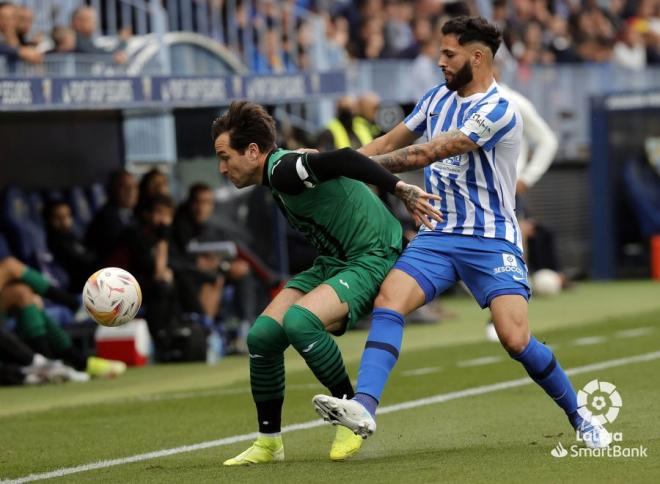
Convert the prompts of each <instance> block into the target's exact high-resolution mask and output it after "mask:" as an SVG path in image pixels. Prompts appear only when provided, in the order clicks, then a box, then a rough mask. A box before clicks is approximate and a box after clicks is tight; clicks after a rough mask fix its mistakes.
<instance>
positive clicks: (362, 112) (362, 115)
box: [354, 92, 383, 139]
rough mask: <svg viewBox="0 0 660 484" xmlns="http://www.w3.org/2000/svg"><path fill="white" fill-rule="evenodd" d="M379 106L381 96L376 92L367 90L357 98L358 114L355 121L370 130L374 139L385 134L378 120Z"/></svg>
mask: <svg viewBox="0 0 660 484" xmlns="http://www.w3.org/2000/svg"><path fill="white" fill-rule="evenodd" d="M379 108H380V97H379V96H378V94H376V93H375V92H366V93H364V94H362V95H361V96H360V97H359V98H358V100H357V116H356V117H355V120H354V123H355V124H356V125H361V126H363V128H364V130H368V131H369V133H370V135H371V138H372V139H373V138H376V137H378V136H380V135H381V134H383V132H382V130H381V129H380V126H378V123H377V122H376V115H377V114H378V109H379ZM360 130H362V128H360Z"/></svg>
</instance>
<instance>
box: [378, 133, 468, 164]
mask: <svg viewBox="0 0 660 484" xmlns="http://www.w3.org/2000/svg"><path fill="white" fill-rule="evenodd" d="M478 147H479V145H477V143H475V142H474V141H472V140H471V139H470V138H468V137H467V136H466V135H465V134H463V133H462V132H461V131H459V130H453V131H448V132H447V133H442V134H439V135H438V136H436V137H434V138H433V139H431V141H428V142H426V143H420V144H417V145H412V146H408V147H406V148H401V149H399V150H396V151H393V152H392V153H388V154H386V155H378V156H373V157H372V159H373V160H374V161H376V162H378V164H380V165H381V166H382V167H384V168H386V169H387V170H388V171H390V172H392V173H401V172H404V171H410V170H416V169H418V168H423V167H425V166H426V165H430V164H431V163H433V162H434V161H438V160H442V159H443V158H449V157H450V156H456V155H460V154H463V153H467V152H469V151H472V150H475V149H477V148H478Z"/></svg>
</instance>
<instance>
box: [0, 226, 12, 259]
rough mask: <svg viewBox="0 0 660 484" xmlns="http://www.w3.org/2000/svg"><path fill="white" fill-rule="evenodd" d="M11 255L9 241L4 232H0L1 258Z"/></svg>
mask: <svg viewBox="0 0 660 484" xmlns="http://www.w3.org/2000/svg"><path fill="white" fill-rule="evenodd" d="M10 255H11V250H9V242H7V239H6V238H5V236H4V234H3V233H2V232H0V260H2V259H5V258H7V257H9V256H10Z"/></svg>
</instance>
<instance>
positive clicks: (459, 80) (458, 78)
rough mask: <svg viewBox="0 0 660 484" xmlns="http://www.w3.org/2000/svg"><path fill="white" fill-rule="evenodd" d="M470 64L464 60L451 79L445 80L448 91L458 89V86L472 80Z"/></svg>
mask: <svg viewBox="0 0 660 484" xmlns="http://www.w3.org/2000/svg"><path fill="white" fill-rule="evenodd" d="M472 78H473V75H472V66H470V63H469V62H467V61H466V62H465V64H463V67H461V68H460V69H459V70H458V71H457V72H456V74H454V76H453V78H452V80H451V81H447V84H446V85H447V89H449V90H450V91H458V90H459V89H460V88H462V87H463V86H465V85H466V84H468V83H469V82H471V81H472Z"/></svg>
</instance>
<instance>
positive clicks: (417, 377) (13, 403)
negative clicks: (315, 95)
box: [0, 282, 660, 483]
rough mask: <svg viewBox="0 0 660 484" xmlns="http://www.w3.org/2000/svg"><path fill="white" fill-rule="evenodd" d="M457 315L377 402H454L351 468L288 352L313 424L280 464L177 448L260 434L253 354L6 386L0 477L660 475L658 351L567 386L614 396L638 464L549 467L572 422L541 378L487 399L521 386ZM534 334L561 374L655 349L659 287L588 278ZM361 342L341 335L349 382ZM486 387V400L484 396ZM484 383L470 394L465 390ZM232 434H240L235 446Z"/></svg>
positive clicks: (288, 446)
mask: <svg viewBox="0 0 660 484" xmlns="http://www.w3.org/2000/svg"><path fill="white" fill-rule="evenodd" d="M444 304H445V307H446V309H448V310H450V311H452V312H454V313H456V315H457V318H456V319H453V320H451V321H446V322H442V323H441V324H437V325H424V326H414V325H411V326H409V327H408V328H407V329H406V333H405V336H404V344H403V349H402V353H401V357H400V359H399V362H398V364H397V367H396V368H395V371H394V373H393V375H392V378H391V379H390V381H389V383H388V386H387V388H386V390H385V394H384V398H383V402H382V407H391V406H392V405H397V404H401V403H405V402H413V401H417V400H419V399H422V398H426V397H431V396H435V395H446V394H449V393H451V392H463V393H458V394H455V395H454V396H455V397H456V396H458V397H457V398H453V399H450V400H448V401H444V402H442V403H434V404H430V405H425V406H418V407H416V408H413V409H398V407H393V408H391V410H392V409H393V410H395V411H392V412H390V413H386V414H383V415H381V416H379V418H378V426H379V427H378V431H377V433H376V434H375V435H374V436H373V437H372V438H370V439H369V440H367V441H366V442H365V444H364V446H363V450H362V451H361V452H360V454H359V455H357V456H356V457H355V458H353V459H352V460H350V461H347V462H344V463H332V462H330V461H329V459H328V452H329V447H330V442H331V441H332V437H333V435H334V429H333V428H332V427H330V426H327V425H319V426H314V425H315V424H314V423H313V422H314V421H316V420H317V419H316V415H315V414H314V412H313V410H312V407H311V404H310V400H311V397H312V396H313V395H314V394H315V393H320V392H322V391H323V389H322V388H321V387H320V385H318V383H316V382H315V380H314V378H313V376H312V375H311V373H310V372H309V371H308V370H307V369H306V368H305V365H304V362H303V361H302V359H301V358H300V357H299V356H298V355H297V354H296V353H295V352H294V351H291V350H289V351H288V352H287V397H286V401H285V410H284V424H285V425H291V424H297V423H309V424H308V425H307V426H308V427H311V428H304V429H300V430H293V431H291V432H288V433H286V434H285V435H284V442H285V452H286V461H285V462H284V463H280V464H274V465H267V466H254V467H250V468H223V467H222V465H221V463H222V461H223V460H224V459H226V458H227V457H230V456H233V455H235V454H237V453H239V452H241V451H242V450H244V449H245V448H246V447H247V445H249V440H245V441H242V442H236V443H231V444H227V443H224V444H223V445H217V444H218V443H217V442H216V445H213V446H212V447H209V448H206V449H201V450H194V451H191V452H181V451H182V449H181V447H182V446H185V445H194V444H199V443H202V442H211V441H217V440H218V439H223V438H227V437H233V436H244V435H245V434H249V433H252V432H254V431H255V425H256V422H255V420H256V418H255V413H254V409H253V405H252V402H251V397H250V393H249V382H248V370H247V363H248V362H247V358H244V357H231V358H226V359H224V360H222V361H221V362H220V364H219V365H217V366H215V367H207V366H205V365H197V364H189V365H177V366H173V365H161V366H154V367H147V368H140V369H131V370H130V371H129V372H128V373H127V374H126V375H125V376H124V377H122V378H120V379H117V380H115V381H94V382H90V383H88V384H82V385H75V384H67V385H62V386H45V387H40V388H11V389H2V390H0V480H1V479H6V480H11V479H19V478H23V477H25V476H28V475H31V474H41V473H47V472H50V471H61V470H63V469H68V468H73V467H76V466H80V465H83V464H90V463H95V462H99V461H104V460H113V459H122V458H130V457H131V456H135V455H140V454H145V453H148V452H153V451H160V450H163V449H176V451H174V453H173V455H170V456H164V457H157V458H150V459H146V460H141V461H139V462H133V463H127V462H124V461H121V463H120V464H118V465H114V466H111V467H106V468H101V469H95V470H85V471H83V472H77V473H73V474H68V475H65V476H63V477H59V478H56V479H53V480H54V481H55V480H59V481H61V482H88V481H93V482H131V483H133V482H136V483H141V482H158V483H166V482H177V483H178V482H218V481H220V482H260V481H270V482H290V481H294V480H297V481H299V482H331V481H333V482H335V481H336V482H342V481H347V482H355V481H364V482H375V481H378V482H424V481H430V482H436V481H440V480H443V481H467V482H493V481H495V482H499V481H509V482H511V481H513V482H523V481H526V482H530V481H542V482H546V481H551V482H559V481H568V482H573V481H575V482H577V481H580V482H597V481H598V482H603V481H604V482H621V481H624V480H630V479H633V480H634V481H635V482H659V481H660V459H659V458H658V457H659V456H660V423H658V416H659V415H660V403H658V402H659V401H660V388H658V385H657V381H658V376H657V375H658V374H660V355H656V357H650V359H649V360H648V361H644V362H630V363H627V364H623V365H619V366H613V367H608V368H602V369H595V368H592V369H590V370H588V371H584V372H580V373H578V374H575V375H573V376H572V380H573V382H574V384H575V386H576V388H581V387H582V386H583V385H584V384H586V383H587V382H588V381H590V380H592V379H594V378H597V379H600V380H605V381H609V382H612V383H614V384H615V385H616V386H617V389H618V391H619V392H620V394H621V396H622V399H623V407H622V409H621V412H620V414H619V417H618V419H617V420H616V421H615V422H613V423H612V424H610V425H609V426H608V428H609V429H610V430H612V431H615V432H621V433H622V436H623V441H622V442H620V443H618V444H619V445H621V446H623V447H639V446H644V447H645V448H647V453H648V457H646V458H628V459H624V458H611V457H599V458H596V457H591V458H587V457H571V456H570V455H569V456H567V457H564V458H555V457H552V456H551V454H550V451H551V450H552V449H553V448H554V447H555V446H556V445H557V444H558V443H561V444H562V445H563V446H564V447H565V448H566V449H568V450H569V451H570V448H571V446H572V445H574V444H575V436H574V434H573V433H572V432H571V427H570V426H569V424H568V422H567V420H566V418H565V417H564V415H563V412H561V411H560V410H559V409H558V408H557V407H556V406H555V405H554V403H553V402H552V401H550V399H549V398H548V397H547V396H546V395H545V394H544V393H543V391H542V390H541V389H539V388H538V387H537V386H536V385H534V384H527V385H521V386H515V387H512V388H508V389H501V390H497V391H487V390H488V388H487V387H488V385H492V384H495V383H500V382H510V381H515V380H519V379H521V378H524V377H525V373H524V370H523V369H522V367H521V366H520V365H519V364H517V363H516V362H513V361H512V360H510V358H508V356H507V355H506V354H505V352H504V351H503V350H502V349H501V347H500V346H499V345H497V344H493V343H488V342H486V341H485V340H484V323H485V319H486V317H487V313H486V312H482V311H480V310H479V309H478V307H477V306H476V304H475V303H474V302H473V301H472V300H471V299H468V298H460V297H456V298H448V299H447V300H446V301H445V303H444ZM530 320H531V321H532V328H533V330H534V332H535V334H536V336H537V338H538V339H539V340H541V341H545V342H546V343H547V344H549V345H551V346H552V347H553V348H554V349H555V353H556V355H557V358H558V360H559V361H560V363H561V365H562V366H563V367H564V368H565V369H567V368H580V367H584V366H585V365H591V364H594V363H599V362H607V361H612V360H617V359H622V358H627V357H634V356H638V355H645V354H647V355H648V354H654V353H656V352H660V285H658V284H654V283H651V282H620V283H612V284H593V283H590V284H581V285H579V286H577V287H576V288H575V289H574V290H573V291H571V292H568V293H565V294H563V295H561V296H559V297H557V298H552V299H540V298H539V299H535V300H533V302H532V304H531V306H530ZM366 334H367V333H366V332H364V331H356V332H353V333H350V334H348V335H345V336H343V337H341V338H339V339H338V342H339V344H340V346H341V348H342V351H343V353H344V356H345V359H346V361H347V363H348V367H349V372H350V374H351V375H356V374H357V368H358V365H359V357H360V354H361V348H362V346H363V345H364V340H365V338H366ZM484 388H485V390H484ZM473 389H481V390H479V391H478V392H477V393H479V392H480V391H481V394H473V395H468V394H466V393H465V392H464V391H465V390H473ZM235 440H240V437H239V438H238V439H235Z"/></svg>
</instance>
